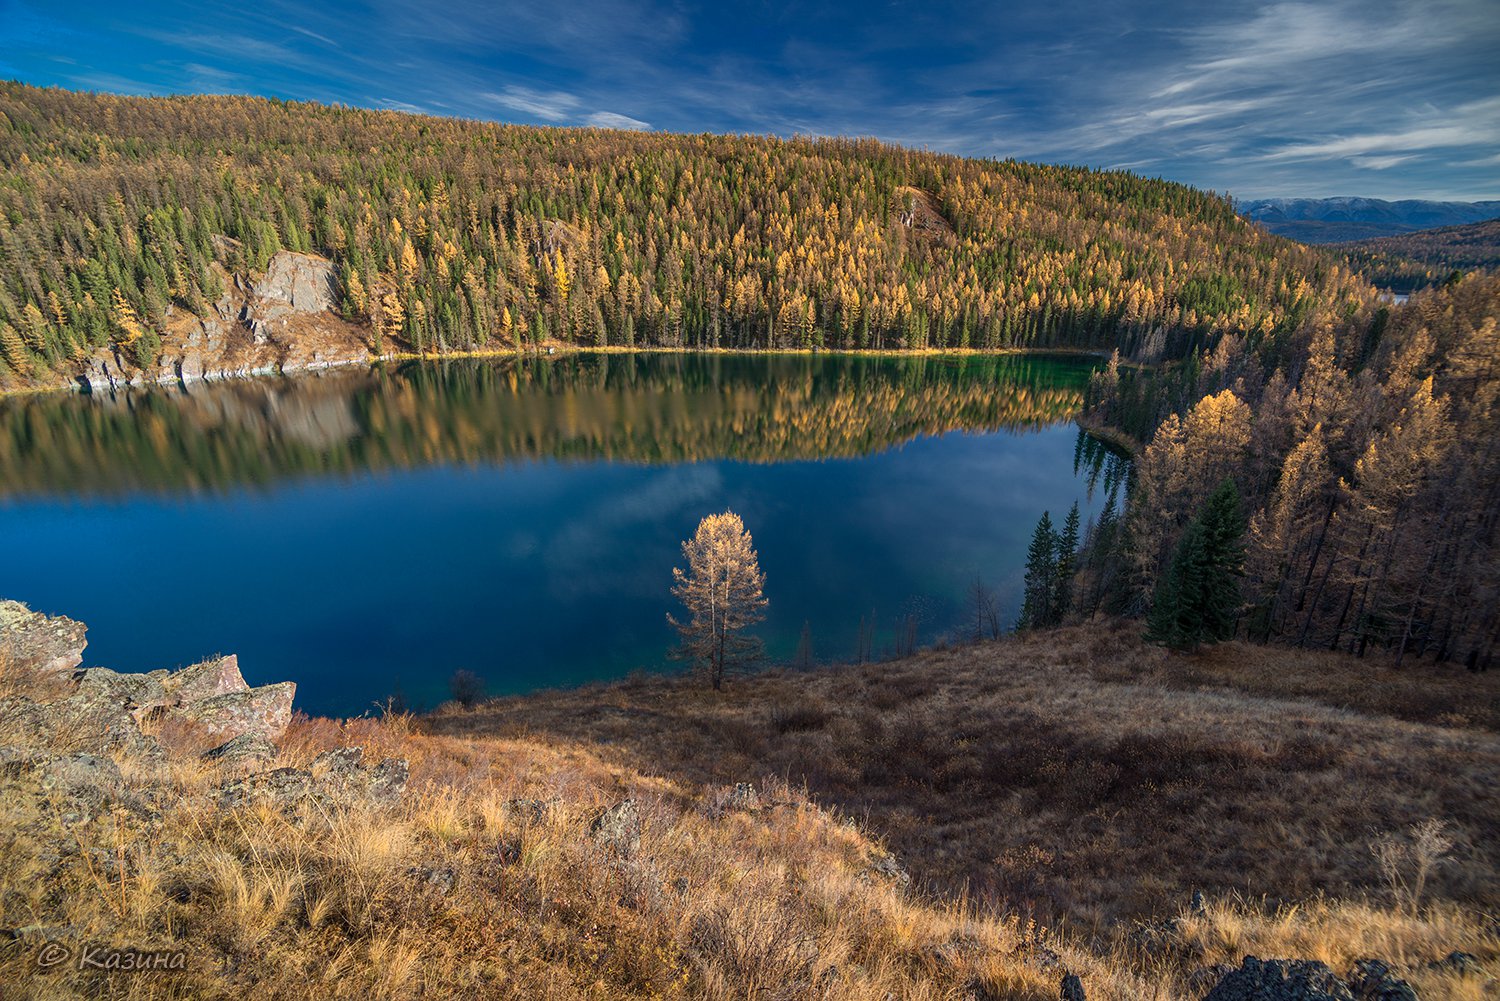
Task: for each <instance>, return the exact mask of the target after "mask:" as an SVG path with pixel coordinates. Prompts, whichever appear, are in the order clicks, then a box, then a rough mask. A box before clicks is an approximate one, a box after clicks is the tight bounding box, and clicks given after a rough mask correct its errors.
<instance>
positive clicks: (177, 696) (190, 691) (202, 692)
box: [162, 653, 250, 702]
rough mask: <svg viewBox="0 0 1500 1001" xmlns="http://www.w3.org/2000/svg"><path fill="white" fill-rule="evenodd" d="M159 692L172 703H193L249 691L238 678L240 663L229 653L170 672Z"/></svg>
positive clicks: (240, 677)
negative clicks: (198, 700)
mask: <svg viewBox="0 0 1500 1001" xmlns="http://www.w3.org/2000/svg"><path fill="white" fill-rule="evenodd" d="M162 688H163V689H164V690H165V693H166V695H167V696H168V697H169V698H171V699H172V700H173V701H175V702H192V701H194V700H196V699H208V698H212V697H214V696H215V695H228V694H230V693H231V692H248V691H249V690H250V686H249V685H247V684H246V683H245V678H244V676H243V675H241V674H240V659H239V658H238V657H236V656H235V655H234V654H232V653H231V654H228V655H227V656H223V657H213V658H210V659H209V660H205V661H202V662H201V663H198V664H194V665H192V666H191V667H184V668H183V669H182V670H180V671H173V672H172V673H171V674H170V675H168V676H167V677H166V678H164V679H163V680H162Z"/></svg>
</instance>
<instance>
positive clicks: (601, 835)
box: [589, 799, 641, 858]
mask: <svg viewBox="0 0 1500 1001" xmlns="http://www.w3.org/2000/svg"><path fill="white" fill-rule="evenodd" d="M589 833H591V834H593V836H594V840H595V841H596V842H598V843H599V844H600V845H601V846H603V847H604V848H606V849H608V850H610V851H612V852H614V853H615V854H616V855H619V856H621V857H623V858H630V857H632V856H633V855H635V853H636V852H637V851H639V850H640V847H641V811H640V809H639V808H638V807H637V806H636V805H635V800H633V799H626V800H621V801H620V802H619V803H616V804H615V805H614V806H612V807H610V808H609V809H607V810H605V811H604V812H603V813H601V814H599V816H597V817H595V818H594V822H593V823H592V824H591V825H590V826H589Z"/></svg>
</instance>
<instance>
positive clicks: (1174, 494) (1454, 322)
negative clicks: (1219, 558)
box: [1076, 272, 1500, 670]
mask: <svg viewBox="0 0 1500 1001" xmlns="http://www.w3.org/2000/svg"><path fill="white" fill-rule="evenodd" d="M1497 323H1500V275H1496V274H1494V273H1485V272H1473V273H1471V274H1469V275H1466V276H1454V278H1452V279H1451V280H1449V281H1447V282H1445V283H1444V284H1443V285H1441V286H1439V287H1437V288H1434V289H1430V290H1427V291H1424V292H1421V293H1418V294H1417V295H1415V296H1413V297H1412V299H1411V301H1410V302H1409V303H1407V304H1406V305H1404V306H1399V307H1395V308H1391V309H1385V308H1382V309H1380V310H1379V311H1377V312H1376V313H1375V314H1374V315H1372V316H1359V317H1355V318H1351V319H1349V320H1346V321H1342V322H1332V323H1313V324H1309V325H1307V326H1306V327H1305V328H1304V329H1303V330H1302V331H1300V332H1299V333H1298V334H1297V336H1296V337H1294V338H1291V339H1290V340H1289V341H1288V343H1287V345H1286V350H1285V351H1283V352H1267V351H1252V350H1248V349H1247V348H1246V346H1245V344H1244V343H1243V342H1242V341H1241V340H1240V339H1239V338H1237V337H1227V338H1225V339H1223V340H1222V341H1221V342H1220V344H1219V345H1218V347H1217V348H1215V349H1214V350H1213V351H1211V352H1208V353H1206V354H1204V355H1201V356H1198V355H1195V356H1193V357H1191V358H1189V359H1186V360H1185V361H1183V362H1180V363H1176V364H1173V365H1169V366H1162V367H1160V368H1157V369H1154V370H1128V369H1122V368H1120V367H1118V366H1115V365H1111V366H1109V367H1108V368H1107V369H1105V370H1103V371H1101V372H1100V373H1099V374H1098V375H1097V376H1096V377H1095V379H1094V381H1093V383H1092V384H1091V386H1090V390H1089V400H1090V402H1089V406H1088V408H1087V410H1086V413H1085V417H1084V422H1085V423H1086V424H1092V425H1094V426H1099V427H1108V428H1113V429H1123V430H1124V431H1126V432H1128V434H1130V435H1133V436H1135V437H1137V438H1138V439H1139V440H1140V441H1143V442H1145V443H1146V444H1145V445H1144V447H1143V448H1141V450H1140V452H1139V456H1138V458H1137V461H1136V462H1135V464H1134V469H1133V484H1132V488H1131V490H1130V491H1129V501H1128V505H1126V506H1125V507H1124V509H1123V513H1121V514H1119V515H1118V516H1116V514H1115V513H1114V512H1112V511H1111V512H1107V513H1106V516H1105V517H1103V518H1102V519H1101V520H1100V521H1099V522H1098V523H1097V524H1095V525H1093V526H1091V528H1090V530H1089V532H1088V537H1089V544H1088V546H1087V553H1086V555H1085V558H1084V560H1083V571H1082V574H1083V577H1084V579H1085V582H1084V585H1083V586H1081V587H1079V588H1078V589H1077V590H1078V593H1080V594H1082V595H1087V596H1092V599H1091V600H1089V601H1087V602H1086V603H1085V607H1083V608H1081V609H1078V610H1076V611H1077V612H1078V613H1081V614H1085V615H1086V614H1088V613H1091V612H1092V611H1094V610H1097V609H1098V608H1100V607H1103V608H1105V609H1107V610H1114V611H1125V612H1134V613H1142V612H1145V611H1146V610H1147V608H1148V607H1149V605H1150V602H1151V596H1152V594H1153V592H1157V593H1158V594H1159V593H1160V591H1161V584H1162V582H1163V579H1164V577H1169V576H1170V575H1171V574H1172V573H1173V572H1174V571H1173V555H1174V552H1175V551H1177V550H1179V549H1180V548H1181V545H1180V544H1181V542H1182V540H1183V538H1184V534H1185V533H1186V532H1188V531H1189V530H1190V528H1191V526H1192V525H1193V524H1194V523H1195V522H1197V521H1199V520H1200V519H1201V518H1202V517H1204V516H1205V515H1206V513H1207V511H1208V509H1209V508H1211V506H1212V505H1211V497H1212V495H1213V494H1214V492H1215V490H1216V489H1217V488H1218V487H1219V486H1220V485H1221V484H1223V483H1224V481H1225V480H1231V481H1233V483H1234V484H1235V487H1236V488H1237V490H1238V492H1239V494H1240V495H1241V496H1242V498H1243V500H1244V504H1245V511H1246V513H1247V515H1248V532H1247V533H1246V535H1245V542H1246V551H1245V553H1244V556H1243V563H1242V565H1241V566H1239V567H1237V570H1238V572H1239V574H1240V575H1242V582H1241V585H1242V586H1241V587H1239V588H1237V589H1235V593H1234V594H1233V595H1232V601H1231V603H1230V606H1229V607H1227V608H1225V609H1223V610H1222V611H1224V612H1225V613H1227V614H1228V615H1230V616H1231V617H1232V621H1233V622H1234V623H1235V624H1236V626H1237V628H1238V629H1239V631H1240V632H1241V634H1242V635H1248V636H1250V637H1252V638H1256V639H1279V640H1282V641H1286V642H1291V643H1295V644H1298V645H1303V646H1321V647H1325V648H1328V649H1335V650H1340V649H1341V650H1346V651H1348V652H1351V653H1355V654H1359V655H1361V656H1363V655H1365V654H1366V653H1368V652H1372V651H1387V652H1389V654H1391V655H1393V656H1394V658H1395V662H1396V663H1397V664H1400V663H1402V662H1403V661H1404V660H1406V659H1407V658H1411V657H1422V656H1428V657H1433V658H1436V659H1438V660H1440V661H1457V662H1459V663H1463V664H1465V665H1467V666H1468V667H1470V668H1471V669H1475V670H1481V669H1484V668H1487V667H1489V666H1490V665H1491V664H1493V662H1494V660H1495V658H1496V655H1497V653H1500V613H1497V609H1500V538H1497V535H1500V328H1497ZM1168 583H1169V584H1170V580H1168ZM1158 617H1160V613H1159V615H1158Z"/></svg>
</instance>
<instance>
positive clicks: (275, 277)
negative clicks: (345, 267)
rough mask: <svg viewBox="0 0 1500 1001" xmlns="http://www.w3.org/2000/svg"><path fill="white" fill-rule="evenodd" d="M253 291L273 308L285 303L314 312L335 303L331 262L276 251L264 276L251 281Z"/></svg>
mask: <svg viewBox="0 0 1500 1001" xmlns="http://www.w3.org/2000/svg"><path fill="white" fill-rule="evenodd" d="M253 294H254V295H255V297H256V298H257V299H262V300H265V302H266V305H267V306H268V307H271V308H270V309H268V310H267V313H269V312H271V310H272V309H274V305H275V304H282V305H285V306H289V307H290V308H291V309H292V310H293V311H295V312H298V313H316V312H320V311H322V310H325V309H333V308H334V307H335V306H336V305H337V304H338V282H337V281H336V279H335V278H334V273H333V265H332V264H331V263H330V262H328V261H326V260H324V259H323V258H321V257H314V256H312V255H311V254H297V253H293V252H292V251H290V250H282V251H278V252H277V253H276V255H275V256H274V257H272V258H271V263H270V265H269V266H267V268H266V275H265V277H264V278H262V279H261V280H260V281H258V282H256V283H255V287H254V289H253Z"/></svg>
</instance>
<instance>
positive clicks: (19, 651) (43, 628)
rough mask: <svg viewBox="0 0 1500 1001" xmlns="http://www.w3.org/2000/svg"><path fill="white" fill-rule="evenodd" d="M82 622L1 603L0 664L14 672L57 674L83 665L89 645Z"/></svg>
mask: <svg viewBox="0 0 1500 1001" xmlns="http://www.w3.org/2000/svg"><path fill="white" fill-rule="evenodd" d="M87 631H88V627H87V626H85V625H84V624H83V623H82V622H75V621H73V620H72V619H69V618H66V617H65V616H61V615H43V614H42V613H41V612H33V611H32V610H31V609H30V608H27V607H26V606H25V605H24V604H22V603H21V602H19V601H0V660H4V661H8V662H9V666H10V667H11V668H12V669H13V670H14V669H20V670H25V671H33V672H36V673H38V674H59V673H62V672H66V671H71V670H73V668H75V667H77V666H78V665H79V664H81V663H83V648H84V647H85V646H87V645H88V640H86V639H85V638H84V633H85V632H87Z"/></svg>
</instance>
